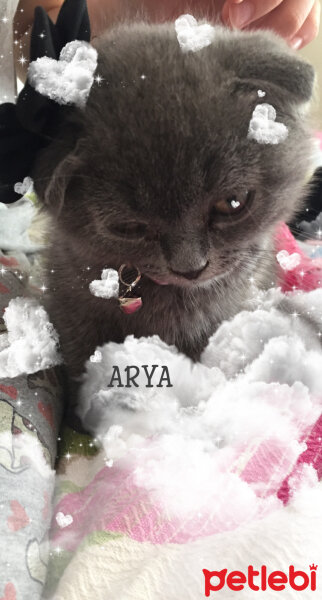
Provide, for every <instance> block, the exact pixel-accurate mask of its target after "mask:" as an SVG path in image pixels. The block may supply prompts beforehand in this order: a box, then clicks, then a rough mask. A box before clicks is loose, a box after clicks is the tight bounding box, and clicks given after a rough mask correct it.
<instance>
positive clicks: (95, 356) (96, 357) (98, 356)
mask: <svg viewBox="0 0 322 600" xmlns="http://www.w3.org/2000/svg"><path fill="white" fill-rule="evenodd" d="M89 360H90V361H91V362H93V363H99V362H102V352H100V351H99V350H95V352H94V354H92V356H90V357H89Z"/></svg>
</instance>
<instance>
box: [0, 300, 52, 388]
mask: <svg viewBox="0 0 322 600" xmlns="http://www.w3.org/2000/svg"><path fill="white" fill-rule="evenodd" d="M4 322H5V325H6V328H7V331H8V333H4V334H3V335H1V336H0V377H16V376H17V375H21V374H23V373H36V372H37V371H40V370H41V369H48V368H50V367H53V366H55V365H58V364H60V363H61V362H62V359H61V357H60V355H59V352H58V335H57V332H56V331H55V329H54V327H53V325H52V324H51V323H50V321H49V319H48V315H47V313H46V311H45V309H44V308H43V306H41V305H40V304H39V303H38V302H37V300H35V299H34V298H14V299H13V300H10V302H9V304H8V306H7V308H6V310H5V312H4Z"/></svg>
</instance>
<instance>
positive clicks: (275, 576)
mask: <svg viewBox="0 0 322 600" xmlns="http://www.w3.org/2000/svg"><path fill="white" fill-rule="evenodd" d="M317 568H318V565H315V564H314V563H313V564H312V565H310V571H309V573H308V572H305V571H301V570H297V569H296V568H295V567H294V565H291V566H290V567H289V569H288V572H287V573H285V572H284V571H272V572H269V571H268V568H267V566H265V565H262V566H261V568H260V570H256V569H255V568H254V567H253V566H252V565H249V567H248V568H247V573H245V572H243V571H231V572H230V573H228V569H222V570H221V571H208V570H207V569H203V571H202V572H203V574H204V578H205V596H206V597H209V596H210V595H211V596H212V597H213V598H215V597H216V596H217V594H215V592H219V591H220V590H222V589H223V588H225V587H227V588H228V589H230V590H232V591H234V592H239V591H241V590H243V589H244V588H245V587H248V588H249V589H250V590H254V591H259V590H262V591H267V590H274V591H276V592H280V591H283V590H285V589H287V587H289V588H291V589H292V590H295V591H297V592H302V591H303V590H306V589H311V590H312V591H314V592H315V591H316V571H317ZM217 597H218V598H219V597H220V596H217Z"/></svg>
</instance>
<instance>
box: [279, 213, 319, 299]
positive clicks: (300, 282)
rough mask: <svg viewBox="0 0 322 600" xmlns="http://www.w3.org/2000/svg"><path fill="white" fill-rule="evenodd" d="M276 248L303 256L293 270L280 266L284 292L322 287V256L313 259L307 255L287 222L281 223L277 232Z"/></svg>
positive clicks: (280, 281) (280, 278)
mask: <svg viewBox="0 0 322 600" xmlns="http://www.w3.org/2000/svg"><path fill="white" fill-rule="evenodd" d="M275 248H276V253H278V252H280V251H281V250H286V251H287V252H288V253H289V254H293V253H295V252H296V253H297V254H299V255H300V257H301V262H300V264H299V265H298V266H297V267H295V269H292V270H291V271H284V270H283V269H282V268H281V267H280V266H278V279H279V284H280V286H281V288H282V291H283V292H292V291H294V290H303V291H304V292H309V291H311V290H316V289H317V288H320V287H322V258H316V259H312V258H310V257H309V256H307V255H306V254H305V253H304V252H303V250H302V249H301V248H300V246H299V245H298V243H297V241H296V240H295V238H294V237H293V235H292V234H291V232H290V230H289V228H288V227H287V225H285V223H281V225H280V226H279V228H278V230H277V232H276V236H275Z"/></svg>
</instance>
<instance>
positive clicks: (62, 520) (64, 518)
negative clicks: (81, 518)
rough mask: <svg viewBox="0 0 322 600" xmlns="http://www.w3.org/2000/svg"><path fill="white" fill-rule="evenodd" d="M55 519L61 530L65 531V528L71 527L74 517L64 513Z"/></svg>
mask: <svg viewBox="0 0 322 600" xmlns="http://www.w3.org/2000/svg"><path fill="white" fill-rule="evenodd" d="M55 518H56V521H57V525H58V526H59V527H61V529H64V528H65V527H68V526H69V525H71V524H72V522H73V520H74V519H73V517H72V515H64V513H63V512H58V513H57V514H56V517H55Z"/></svg>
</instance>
